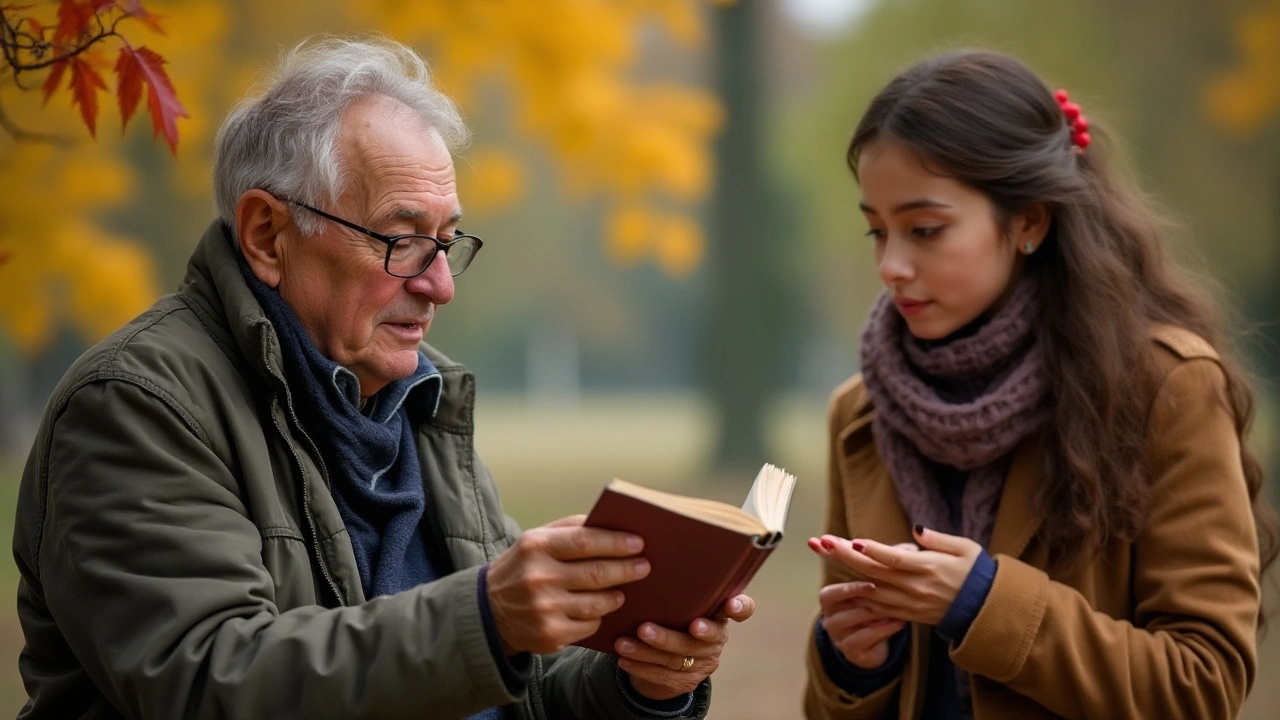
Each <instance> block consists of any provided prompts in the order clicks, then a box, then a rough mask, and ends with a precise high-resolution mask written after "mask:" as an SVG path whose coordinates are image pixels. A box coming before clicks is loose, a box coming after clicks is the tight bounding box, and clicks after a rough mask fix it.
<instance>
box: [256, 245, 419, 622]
mask: <svg viewBox="0 0 1280 720" xmlns="http://www.w3.org/2000/svg"><path fill="white" fill-rule="evenodd" d="M236 257H237V259H238V260H239V262H240V269H241V271H242V272H243V273H244V277H245V282H247V283H248V285H249V289H250V290H252V291H253V294H254V296H255V297H257V298H258V302H259V303H260V304H261V305H262V309H263V310H264V311H265V312H266V314H267V318H268V319H270V320H271V324H272V325H274V326H275V329H276V334H277V335H278V336H279V338H280V348H281V352H282V354H283V356H284V363H285V371H286V377H287V378H288V382H289V390H290V394H291V396H292V398H293V402H294V408H295V411H296V413H297V416H298V419H299V420H300V422H301V423H302V426H303V429H304V430H306V432H307V434H308V435H310V436H311V438H312V440H313V441H314V442H315V444H316V446H317V447H318V448H319V450H320V456H321V458H322V459H323V460H324V464H325V468H326V469H327V471H328V476H329V489H330V492H332V493H333V498H334V501H335V502H336V503H337V506H338V512H339V513H340V514H341V515H342V520H343V522H344V523H345V524H346V526H347V532H348V534H349V535H350V536H351V545H352V547H353V548H354V549H355V555H356V565H357V566H358V567H359V570H360V584H361V586H362V587H363V588H364V594H365V597H367V598H372V597H376V596H378V595H390V594H392V593H396V592H400V591H401V590H407V589H409V588H412V587H414V586H416V585H419V584H421V583H426V582H430V581H432V580H434V579H436V578H437V577H439V576H440V573H439V572H438V571H437V570H436V568H435V567H433V565H432V563H431V560H430V557H429V553H428V551H427V546H426V542H425V537H424V533H423V532H422V528H421V523H422V517H423V511H424V508H425V507H426V497H425V493H424V491H423V483H422V471H421V468H420V466H419V464H418V454H417V451H416V449H415V448H414V441H413V428H412V424H411V423H410V422H409V418H408V412H407V411H406V409H405V406H404V402H405V399H406V397H408V395H409V392H410V391H411V390H413V389H414V388H415V387H417V386H418V385H424V384H425V385H427V386H428V388H427V390H428V393H429V394H428V395H427V397H426V402H427V403H428V404H429V405H430V406H431V408H432V411H433V412H434V406H435V405H436V404H437V403H438V402H439V397H440V388H441V377H440V373H439V371H437V370H436V368H435V367H434V366H433V365H432V364H431V361H430V360H428V359H427V357H426V355H424V354H422V352H421V351H419V352H418V368H417V370H416V371H414V373H413V374H412V375H410V376H409V377H407V378H404V379H402V380H396V381H394V382H391V383H389V384H388V385H387V386H386V387H384V388H382V390H380V391H378V393H377V394H375V395H374V396H373V397H371V398H369V400H368V403H367V405H366V407H365V411H364V412H363V413H362V412H361V410H360V383H359V381H358V380H357V379H356V376H355V374H354V373H352V372H351V371H350V370H348V369H347V368H345V367H343V366H341V365H339V364H338V363H336V362H334V361H333V360H330V359H329V358H327V357H325V356H324V355H323V354H321V353H320V350H319V349H318V348H317V347H316V346H315V344H314V343H312V341H311V338H310V337H309V336H308V335H307V333H306V330H305V329H304V328H303V327H302V323H301V321H300V320H299V319H298V316H297V314H296V313H294V311H293V308H291V307H289V305H288V304H287V303H285V301H284V299H283V298H281V297H280V294H279V293H277V292H276V291H275V290H273V289H271V288H269V287H267V286H266V285H265V284H264V283H263V282H262V281H260V280H258V278H257V276H255V275H254V274H253V271H252V270H251V269H250V268H249V265H248V263H246V262H245V260H244V257H243V256H242V255H240V254H239V253H237V254H236ZM432 385H434V387H431V386H432ZM415 402H417V400H416V399H415Z"/></svg>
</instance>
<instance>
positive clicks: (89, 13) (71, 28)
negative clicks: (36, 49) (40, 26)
mask: <svg viewBox="0 0 1280 720" xmlns="http://www.w3.org/2000/svg"><path fill="white" fill-rule="evenodd" d="M95 12H96V10H95V9H94V8H93V6H92V5H89V4H87V3H80V2H76V0H62V2H61V3H59V4H58V30H57V31H56V32H55V33H54V34H53V41H54V42H55V43H58V42H67V41H73V40H76V39H77V38H79V37H80V36H81V35H82V34H83V33H86V32H88V30H89V20H90V19H92V18H93V16H94V13H95Z"/></svg>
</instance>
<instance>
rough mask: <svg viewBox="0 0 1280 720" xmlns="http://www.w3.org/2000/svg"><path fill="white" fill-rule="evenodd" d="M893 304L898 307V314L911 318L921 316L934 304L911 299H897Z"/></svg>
mask: <svg viewBox="0 0 1280 720" xmlns="http://www.w3.org/2000/svg"><path fill="white" fill-rule="evenodd" d="M893 304H894V305H897V306H898V312H900V313H902V316H903V317H911V316H913V315H919V314H920V313H921V312H923V311H924V309H925V308H926V307H928V306H929V305H931V304H932V303H931V301H929V300H912V299H910V298H903V297H897V298H894V299H893Z"/></svg>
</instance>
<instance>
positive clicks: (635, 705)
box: [617, 668, 705, 718]
mask: <svg viewBox="0 0 1280 720" xmlns="http://www.w3.org/2000/svg"><path fill="white" fill-rule="evenodd" d="M617 677H618V691H619V692H620V693H622V699H623V700H625V701H626V703H627V705H628V706H630V708H631V709H632V710H634V711H635V712H636V713H637V714H639V715H642V716H646V717H652V718H678V717H680V716H682V715H684V714H685V713H687V712H689V710H691V709H692V708H693V693H691V692H687V693H685V694H683V695H677V696H675V697H673V698H670V699H668V700H654V699H653V698H647V697H645V696H644V695H641V694H640V692H639V691H638V690H636V689H635V686H633V685H632V684H631V676H630V675H628V674H627V672H626V671H625V670H623V669H622V668H618V675H617ZM704 682H705V681H704Z"/></svg>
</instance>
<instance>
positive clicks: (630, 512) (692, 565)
mask: <svg viewBox="0 0 1280 720" xmlns="http://www.w3.org/2000/svg"><path fill="white" fill-rule="evenodd" d="M795 485H796V478H795V476H794V475H791V474H789V473H788V472H786V471H785V470H783V469H781V468H778V467H774V466H773V465H768V464H766V465H765V466H764V467H763V468H761V469H760V473H759V474H758V475H756V480H755V482H754V483H752V485H751V491H750V492H748V493H747V501H746V502H745V503H744V504H743V506H742V507H741V508H736V507H734V506H732V505H728V504H726V503H722V502H718V501H715V500H704V499H701V498H692V497H685V496H683V495H676V494H674V493H667V492H661V491H658V490H651V489H649V488H646V487H641V486H639V485H633V484H632V483H628V482H624V481H622V480H614V481H612V482H610V483H609V484H608V485H606V486H605V488H604V492H603V493H601V494H600V499H599V500H597V501H596V504H595V507H593V508H592V509H591V512H590V514H588V515H587V521H586V524H587V525H588V526H590V527H599V528H605V529H608V530H625V531H627V532H630V533H634V534H636V535H639V536H641V537H643V538H644V551H643V553H641V554H642V555H643V556H644V557H646V558H648V560H649V564H650V572H649V575H648V576H647V577H646V578H644V579H643V580H640V581H638V582H634V583H631V584H629V585H623V586H622V587H621V590H622V591H623V592H624V593H625V594H626V598H627V599H626V602H625V603H623V605H622V607H621V608H619V609H618V610H616V611H614V612H612V613H609V614H608V615H606V616H605V617H604V619H603V620H602V622H601V623H600V629H599V630H597V631H596V632H595V634H593V635H592V636H591V637H589V638H587V639H585V640H583V641H581V642H579V643H578V644H579V645H582V646H583V647H588V648H591V649H592V650H599V651H600V652H606V653H614V652H615V651H614V648H613V644H614V641H615V640H617V639H618V638H619V637H623V636H630V637H634V636H635V633H636V629H637V628H638V627H639V626H640V624H641V623H643V622H652V623H656V624H658V625H661V626H663V627H668V628H671V629H673V630H679V631H680V632H688V631H689V623H691V622H693V621H694V620H696V619H697V618H700V617H707V618H711V617H714V616H715V615H716V614H717V613H718V612H719V611H720V608H721V607H722V606H723V605H724V603H725V601H726V600H728V599H729V598H731V597H733V596H734V595H737V594H738V593H740V592H742V591H743V589H745V588H746V586H747V583H749V582H750V581H751V578H752V577H754V576H755V574H756V571H757V570H759V569H760V566H761V565H762V564H763V563H764V561H765V558H767V557H768V556H769V554H770V553H772V552H773V550H774V548H775V547H777V546H778V543H779V542H781V541H782V531H783V527H784V525H785V524H786V520H787V509H788V508H789V507H790V505H791V494H792V492H793V491H794V490H795Z"/></svg>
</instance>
